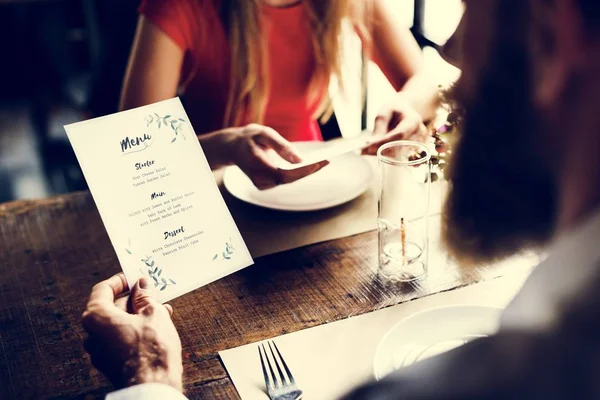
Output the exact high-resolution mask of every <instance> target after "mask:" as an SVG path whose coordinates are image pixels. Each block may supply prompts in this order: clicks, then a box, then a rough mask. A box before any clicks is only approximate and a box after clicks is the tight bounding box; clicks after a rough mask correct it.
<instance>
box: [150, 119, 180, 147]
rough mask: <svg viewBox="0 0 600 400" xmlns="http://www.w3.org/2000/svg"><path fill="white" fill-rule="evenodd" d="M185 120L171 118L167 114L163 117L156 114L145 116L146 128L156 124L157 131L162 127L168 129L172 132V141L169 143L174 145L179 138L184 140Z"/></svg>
mask: <svg viewBox="0 0 600 400" xmlns="http://www.w3.org/2000/svg"><path fill="white" fill-rule="evenodd" d="M184 123H185V120H184V119H183V118H177V117H173V116H172V115H171V114H167V115H165V116H164V117H161V116H160V115H158V114H157V113H152V114H148V115H147V116H146V127H149V126H150V125H152V124H156V126H157V127H158V129H161V128H163V127H170V128H171V131H173V135H174V136H173V139H171V143H174V142H175V141H176V140H177V138H178V137H179V136H181V137H183V139H185V135H184V134H183V124H184Z"/></svg>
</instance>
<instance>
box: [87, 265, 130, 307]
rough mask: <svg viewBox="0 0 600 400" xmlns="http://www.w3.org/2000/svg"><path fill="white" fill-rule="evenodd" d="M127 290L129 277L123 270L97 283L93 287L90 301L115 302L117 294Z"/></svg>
mask: <svg viewBox="0 0 600 400" xmlns="http://www.w3.org/2000/svg"><path fill="white" fill-rule="evenodd" d="M126 291H127V279H125V274H123V273H122V272H120V273H118V274H116V275H113V276H111V277H110V278H108V279H107V280H105V281H102V282H100V283H97V284H96V285H95V286H94V287H93V288H92V294H91V295H90V301H89V302H90V303H92V302H99V303H111V304H113V303H114V301H115V299H116V298H117V296H119V295H121V294H123V293H125V292H126Z"/></svg>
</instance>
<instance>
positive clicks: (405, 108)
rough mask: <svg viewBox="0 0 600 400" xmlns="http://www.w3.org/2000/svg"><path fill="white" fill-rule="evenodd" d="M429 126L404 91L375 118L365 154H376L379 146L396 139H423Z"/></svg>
mask: <svg viewBox="0 0 600 400" xmlns="http://www.w3.org/2000/svg"><path fill="white" fill-rule="evenodd" d="M426 136H427V128H426V127H425V124H424V123H423V119H422V118H421V115H419V113H418V112H417V111H416V110H414V109H413V108H412V107H411V105H410V103H409V102H408V100H407V99H406V97H405V96H404V95H403V93H402V92H400V93H398V94H397V95H396V96H395V97H394V99H393V101H392V102H391V103H390V104H388V105H386V106H385V107H383V108H382V109H381V110H380V111H379V113H378V114H377V117H376V118H375V126H374V128H373V138H372V139H371V142H370V145H369V147H367V148H366V149H364V150H363V154H370V155H376V154H377V150H378V149H379V147H380V146H381V145H383V144H385V143H388V142H391V141H394V140H416V141H419V142H421V141H423V140H425V137H426Z"/></svg>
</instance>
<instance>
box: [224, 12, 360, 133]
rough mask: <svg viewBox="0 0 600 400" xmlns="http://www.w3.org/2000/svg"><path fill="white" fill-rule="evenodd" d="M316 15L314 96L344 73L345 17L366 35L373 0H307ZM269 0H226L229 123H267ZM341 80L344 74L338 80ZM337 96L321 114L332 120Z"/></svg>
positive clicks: (226, 121) (325, 102)
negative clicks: (265, 18)
mask: <svg viewBox="0 0 600 400" xmlns="http://www.w3.org/2000/svg"><path fill="white" fill-rule="evenodd" d="M302 2H303V7H306V10H307V13H308V15H309V18H310V30H311V33H312V42H313V49H314V57H315V60H316V70H315V74H314V75H313V78H312V82H311V87H310V90H311V95H312V96H313V98H314V99H316V97H317V96H319V95H320V94H321V93H320V92H319V90H320V89H322V88H323V87H327V85H328V83H329V79H330V77H331V76H332V75H333V76H337V77H338V78H340V76H341V63H342V60H341V58H342V55H341V44H340V36H341V32H342V21H343V20H344V18H350V19H351V21H352V23H353V24H354V25H355V28H356V29H357V30H359V31H360V32H361V36H364V37H368V35H366V34H365V32H367V29H366V28H365V26H366V24H367V15H368V12H367V11H368V3H369V1H360V2H354V3H355V4H352V7H351V4H350V3H351V0H303V1H302ZM262 3H263V0H223V2H222V16H223V18H224V22H225V24H226V27H227V32H228V35H229V43H230V52H231V59H232V63H231V85H230V89H229V99H228V103H227V108H226V111H225V116H224V121H223V122H224V126H235V125H239V124H240V122H241V119H242V117H243V116H244V115H245V116H247V117H248V118H250V119H251V120H252V121H254V122H258V123H260V122H262V118H263V114H264V110H265V107H266V101H267V96H266V93H267V91H268V87H269V79H268V76H269V74H268V70H267V62H266V61H265V60H266V43H265V40H266V38H265V37H264V35H262V34H261V26H260V25H261V24H260V20H261V12H260V8H261V7H262ZM338 81H339V82H340V85H341V79H338ZM331 113H332V108H331V101H330V99H329V97H328V96H327V95H326V96H325V97H324V99H323V100H322V102H321V104H320V106H319V107H318V110H317V113H316V115H315V117H318V116H322V119H323V120H326V119H328V118H329V116H331Z"/></svg>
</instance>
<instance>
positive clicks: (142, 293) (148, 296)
mask: <svg viewBox="0 0 600 400" xmlns="http://www.w3.org/2000/svg"><path fill="white" fill-rule="evenodd" d="M129 298H130V301H131V307H132V309H133V312H134V313H135V314H141V315H146V316H151V315H153V314H154V313H155V312H156V311H157V310H160V309H165V308H164V307H163V306H162V304H160V303H159V302H158V300H156V297H154V291H153V290H152V284H151V282H150V280H149V279H148V278H146V277H144V278H141V279H140V280H139V281H137V283H136V284H135V286H134V287H133V289H132V290H131V295H130V296H129ZM165 311H166V309H165Z"/></svg>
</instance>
